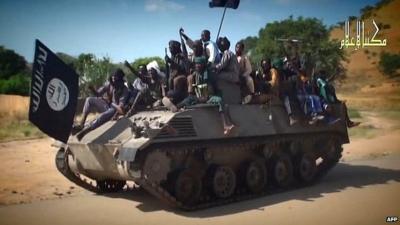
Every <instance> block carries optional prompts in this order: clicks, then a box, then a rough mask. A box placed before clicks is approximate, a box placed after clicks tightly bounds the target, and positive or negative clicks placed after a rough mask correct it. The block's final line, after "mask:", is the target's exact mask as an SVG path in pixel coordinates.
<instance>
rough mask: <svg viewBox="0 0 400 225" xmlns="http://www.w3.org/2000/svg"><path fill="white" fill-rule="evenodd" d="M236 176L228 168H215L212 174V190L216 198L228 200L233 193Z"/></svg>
mask: <svg viewBox="0 0 400 225" xmlns="http://www.w3.org/2000/svg"><path fill="white" fill-rule="evenodd" d="M235 188H236V174H235V172H234V171H233V169H232V168H230V167H228V166H217V167H216V168H215V169H214V171H213V173H212V190H213V192H214V194H215V196H217V197H218V198H228V197H229V196H231V195H232V194H233V193H234V192H235Z"/></svg>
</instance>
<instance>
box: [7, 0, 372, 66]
mask: <svg viewBox="0 0 400 225" xmlns="http://www.w3.org/2000/svg"><path fill="white" fill-rule="evenodd" d="M208 2H209V0H187V1H183V0H143V1H134V0H63V1H57V0H31V1H29V0H0V45H3V46H5V47H6V48H9V49H13V50H14V51H16V52H17V53H19V54H21V55H23V56H24V57H25V58H26V59H27V60H28V61H29V62H31V61H32V59H33V50H34V40H35V39H39V40H41V41H42V42H43V43H44V44H45V45H47V46H48V47H49V48H50V49H51V50H53V51H54V52H64V53H67V54H70V55H73V56H77V55H79V54H80V53H94V54H95V55H96V56H97V57H102V56H108V57H110V58H111V59H112V61H113V62H121V61H123V60H129V61H133V60H134V59H136V58H139V57H145V56H161V57H162V56H163V55H164V48H165V47H166V46H167V44H168V41H169V40H171V39H176V40H178V39H179V33H178V30H179V28H180V27H183V28H184V29H185V31H186V33H187V34H188V35H189V36H190V37H191V38H193V39H198V38H199V37H200V32H201V30H203V29H209V30H210V31H211V36H212V37H211V38H212V39H213V40H215V38H216V34H217V31H218V26H219V22H220V20H221V16H222V12H223V9H222V8H209V7H208ZM376 2H377V0H352V1H347V0H340V1H333V0H264V1H263V0H259V1H258V0H242V1H241V2H240V5H239V8H238V9H237V10H232V9H228V10H227V13H226V16H225V21H224V24H223V27H222V30H221V35H222V36H227V37H228V38H229V39H230V40H231V43H233V44H234V43H236V42H237V41H238V40H240V39H242V38H245V37H247V36H255V35H257V34H258V31H259V30H260V29H261V28H263V27H264V26H265V25H266V23H269V22H273V21H276V20H281V19H285V18H287V17H288V16H290V15H293V16H294V17H297V16H303V17H316V18H319V19H322V20H323V22H324V24H326V25H327V26H329V25H333V24H336V23H337V22H338V21H344V20H346V19H347V18H348V16H351V15H356V16H357V15H359V10H360V9H361V8H363V7H364V6H366V5H368V4H370V5H373V4H375V3H376Z"/></svg>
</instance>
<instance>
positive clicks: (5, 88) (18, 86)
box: [0, 73, 30, 95]
mask: <svg viewBox="0 0 400 225" xmlns="http://www.w3.org/2000/svg"><path fill="white" fill-rule="evenodd" d="M29 83H30V77H29V76H28V75H27V74H24V73H19V74H17V75H14V76H11V77H10V78H9V79H8V80H0V94H15V95H29V88H30V87H29Z"/></svg>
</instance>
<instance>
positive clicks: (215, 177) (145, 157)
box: [56, 102, 349, 210]
mask: <svg viewBox="0 0 400 225" xmlns="http://www.w3.org/2000/svg"><path fill="white" fill-rule="evenodd" d="M333 108H334V111H335V115H336V116H337V117H339V118H341V120H340V121H339V122H337V123H335V124H332V125H327V124H323V123H321V124H316V125H308V124H301V123H298V124H295V125H293V126H290V125H289V121H288V116H287V113H286V111H285V108H284V106H283V105H282V104H281V103H279V102H277V103H272V104H269V105H231V106H230V108H229V114H230V117H231V120H232V121H233V123H234V124H235V128H234V130H233V131H232V132H231V133H230V135H229V136H224V132H223V127H222V122H221V118H220V115H219V112H218V109H217V108H216V107H215V106H211V105H198V106H195V107H193V108H190V109H186V110H184V111H181V112H177V113H172V112H170V111H165V110H152V111H143V112H139V113H137V114H135V115H133V116H131V117H130V118H122V119H120V120H118V121H110V122H108V123H106V124H104V125H103V126H101V127H99V128H98V129H96V130H94V131H92V132H90V133H89V134H87V135H86V136H85V137H84V138H83V139H82V140H81V141H78V140H77V139H76V137H75V136H71V137H70V139H69V141H68V145H67V146H63V147H62V148H60V150H59V152H58V154H57V156H56V165H57V168H58V169H59V171H60V172H61V173H62V174H64V175H65V176H66V177H67V178H68V179H70V180H71V181H73V182H75V183H76V184H78V185H80V186H82V187H85V188H87V189H89V190H92V191H95V192H104V191H117V190H120V189H122V188H123V187H124V185H125V183H126V181H134V182H135V183H136V184H138V185H140V186H141V187H143V188H144V189H145V190H146V191H148V192H149V193H151V194H152V195H154V196H155V197H157V198H159V199H160V200H161V201H164V202H166V203H168V204H170V205H172V206H174V207H178V208H182V209H185V210H193V209H199V208H205V207H210V206H215V205H220V204H226V203H229V202H233V201H240V200H243V199H248V198H255V197H258V196H262V195H265V194H267V193H271V192H274V191H281V190H285V189H287V188H294V187H299V186H302V185H308V184H311V183H313V182H314V181H316V180H318V178H320V177H321V176H323V175H324V174H325V173H326V172H327V171H328V170H329V169H331V168H332V167H333V166H334V165H335V164H336V163H337V162H338V161H339V159H340V157H341V152H342V144H345V143H349V138H348V134H347V128H346V124H345V122H344V121H345V118H344V115H345V114H344V112H343V108H342V106H341V105H339V104H338V105H335V106H334V107H333ZM83 177H88V178H90V179H92V180H94V181H95V182H87V181H86V180H87V179H83Z"/></svg>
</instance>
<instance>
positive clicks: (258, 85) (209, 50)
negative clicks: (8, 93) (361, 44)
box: [74, 28, 359, 140]
mask: <svg viewBox="0 0 400 225" xmlns="http://www.w3.org/2000/svg"><path fill="white" fill-rule="evenodd" d="M179 34H180V37H181V42H179V41H175V40H171V41H170V42H169V52H170V55H171V56H168V55H166V56H165V62H166V65H167V71H166V73H167V74H168V75H166V74H165V73H164V72H162V71H161V70H160V67H159V65H158V63H157V62H156V61H152V62H150V63H149V64H147V65H140V66H139V67H138V69H137V70H135V69H133V68H132V67H131V66H130V65H129V63H127V62H126V63H125V65H126V66H127V67H128V68H129V69H130V70H131V71H132V72H133V73H134V75H135V76H136V79H135V80H134V81H133V83H127V82H126V81H125V74H124V72H123V71H122V69H117V70H116V71H115V72H114V73H112V75H111V76H110V77H109V79H108V81H107V82H106V83H105V84H104V85H103V86H102V87H100V88H98V89H94V88H93V87H90V88H91V90H92V92H93V94H94V96H93V97H88V98H86V101H85V104H84V107H83V113H82V119H81V121H80V122H79V123H78V124H75V125H74V130H75V131H78V133H77V138H78V140H81V139H82V138H83V137H84V136H85V135H86V134H87V133H89V132H90V131H92V130H94V129H96V128H97V127H99V126H100V125H102V124H104V123H105V122H107V121H109V120H111V119H118V118H119V117H121V116H131V115H133V114H134V113H135V112H137V111H141V110H144V109H146V108H151V107H160V106H163V107H166V108H168V109H169V110H171V111H173V112H177V111H179V110H183V109H184V108H185V107H189V106H191V105H195V104H201V103H203V104H214V105H217V106H218V110H219V113H220V116H221V121H222V125H223V128H224V134H225V135H229V134H230V133H231V131H232V130H233V129H234V128H235V124H234V123H233V122H232V121H231V119H230V116H229V105H231V104H266V103H268V102H270V101H271V100H272V99H280V100H281V101H282V102H283V103H284V106H285V109H286V112H287V114H288V118H289V124H290V125H294V124H296V123H298V121H299V118H306V120H307V121H308V123H309V124H316V123H317V122H318V121H323V122H324V123H327V124H333V123H336V122H338V121H339V120H340V119H339V118H335V117H334V116H333V113H332V108H331V105H332V104H334V103H342V104H343V106H344V108H345V110H346V112H347V108H346V105H345V104H344V102H340V101H339V100H338V99H337V97H336V95H335V90H334V87H333V86H332V85H331V84H329V83H328V82H327V81H326V79H325V75H326V74H325V72H324V71H319V73H317V75H316V76H313V79H310V74H308V73H307V72H306V70H305V69H304V68H303V67H302V66H301V65H300V63H299V59H298V58H296V57H293V58H289V57H285V58H284V59H275V60H271V59H268V58H263V59H262V60H261V61H260V65H259V68H258V69H257V70H255V71H254V70H253V69H252V65H251V63H250V59H249V57H248V56H247V55H246V54H245V46H244V43H243V42H242V41H239V42H238V43H236V45H235V53H233V52H232V51H231V50H230V41H229V39H228V38H226V37H219V38H218V39H217V41H216V43H215V42H213V41H211V40H210V31H208V30H203V31H202V32H201V37H200V39H199V40H192V39H191V38H189V37H188V36H187V35H186V34H185V33H184V30H183V29H182V28H181V29H180V30H179ZM186 45H187V46H188V47H189V48H190V49H191V50H192V52H191V53H190V54H188V53H187V50H186ZM91 111H97V112H99V113H100V115H99V116H97V118H96V119H94V120H93V121H91V122H89V123H86V119H87V116H88V114H89V113H90V112H91ZM345 122H346V123H347V126H348V127H354V126H357V125H358V124H359V122H353V121H351V120H350V118H349V117H348V116H347V113H346V121H345Z"/></svg>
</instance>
